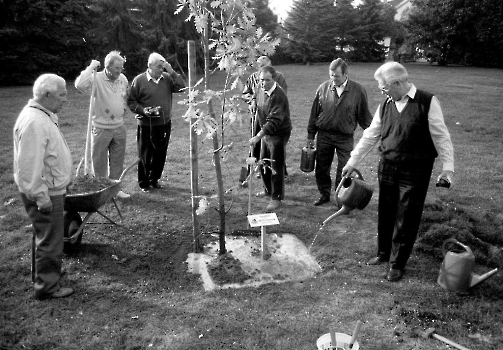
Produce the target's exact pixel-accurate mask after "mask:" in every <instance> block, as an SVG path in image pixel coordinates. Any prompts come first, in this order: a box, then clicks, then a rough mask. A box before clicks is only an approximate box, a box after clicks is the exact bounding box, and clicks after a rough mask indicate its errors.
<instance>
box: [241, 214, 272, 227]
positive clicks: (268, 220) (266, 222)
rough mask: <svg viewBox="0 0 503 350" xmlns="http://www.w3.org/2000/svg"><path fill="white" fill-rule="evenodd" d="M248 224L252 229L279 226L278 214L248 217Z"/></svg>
mask: <svg viewBox="0 0 503 350" xmlns="http://www.w3.org/2000/svg"><path fill="white" fill-rule="evenodd" d="M248 222H249V223H250V226H251V227H258V226H270V225H279V220H278V217H277V216H276V213H267V214H255V215H248Z"/></svg>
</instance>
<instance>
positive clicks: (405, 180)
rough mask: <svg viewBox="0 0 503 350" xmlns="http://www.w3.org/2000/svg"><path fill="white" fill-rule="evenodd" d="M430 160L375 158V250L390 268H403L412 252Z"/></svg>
mask: <svg viewBox="0 0 503 350" xmlns="http://www.w3.org/2000/svg"><path fill="white" fill-rule="evenodd" d="M433 163H434V159H432V160H431V161H426V162H416V163H409V164H404V163H394V162H390V161H387V160H384V159H381V160H380V161H379V169H378V179H379V204H378V211H379V215H378V224H377V233H378V234H377V250H378V253H377V254H378V256H380V257H381V258H382V259H383V260H388V261H389V263H390V268H393V269H403V268H404V267H405V265H406V264H407V260H408V259H409V257H410V254H411V253H412V248H413V247H414V243H415V241H416V237H417V231H418V230H419V224H420V222H421V216H422V213H423V206H424V201H425V199H426V193H427V191H428V184H429V182H430V177H431V172H432V170H433Z"/></svg>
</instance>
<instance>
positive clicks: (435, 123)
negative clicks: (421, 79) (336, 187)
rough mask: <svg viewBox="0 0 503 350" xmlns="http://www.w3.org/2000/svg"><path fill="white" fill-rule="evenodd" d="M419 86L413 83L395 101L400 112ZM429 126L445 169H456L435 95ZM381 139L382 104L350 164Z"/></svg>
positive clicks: (354, 164) (359, 159)
mask: <svg viewBox="0 0 503 350" xmlns="http://www.w3.org/2000/svg"><path fill="white" fill-rule="evenodd" d="M416 91H417V88H416V87H415V86H414V84H411V88H410V89H409V91H408V92H407V93H406V94H405V96H403V97H402V98H401V99H400V100H398V101H393V102H394V103H395V106H396V108H397V110H398V112H400V113H401V112H402V111H403V109H404V108H405V107H406V106H407V103H408V102H409V99H410V98H414V96H415V95H416ZM428 128H429V130H430V134H431V139H432V140H433V144H434V145H435V148H436V150H437V152H438V154H439V157H440V160H441V161H442V166H443V170H450V171H454V149H453V146H452V142H451V136H450V134H449V130H447V126H446V125H445V122H444V115H443V113H442V109H441V108H440V103H439V101H438V99H437V98H436V97H435V96H433V98H432V99H431V104H430V110H429V111H428ZM380 139H381V106H380V105H379V106H378V107H377V110H376V112H375V114H374V118H373V119H372V123H371V124H370V126H369V127H368V128H367V129H365V130H364V131H363V135H362V138H361V139H360V141H359V142H358V144H357V145H356V147H355V149H354V150H353V151H352V152H351V158H350V159H349V160H348V165H350V166H352V167H355V166H356V165H358V164H359V163H360V162H361V161H362V160H363V158H365V156H366V155H367V154H368V153H369V152H370V151H371V150H372V148H373V147H374V146H375V145H376V144H377V142H378V141H379V140H380Z"/></svg>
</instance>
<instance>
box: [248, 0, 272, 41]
mask: <svg viewBox="0 0 503 350" xmlns="http://www.w3.org/2000/svg"><path fill="white" fill-rule="evenodd" d="M250 8H251V9H252V10H253V13H254V15H255V25H256V26H257V27H260V28H262V30H263V31H264V32H266V33H271V35H275V34H276V32H277V30H278V16H277V15H275V14H274V12H272V10H271V8H270V7H269V0H251V1H250Z"/></svg>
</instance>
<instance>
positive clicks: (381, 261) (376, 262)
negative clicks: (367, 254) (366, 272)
mask: <svg viewBox="0 0 503 350" xmlns="http://www.w3.org/2000/svg"><path fill="white" fill-rule="evenodd" d="M386 263H388V261H387V260H385V259H383V258H381V257H380V256H376V257H375V258H372V259H370V260H369V261H367V265H381V264H386Z"/></svg>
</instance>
